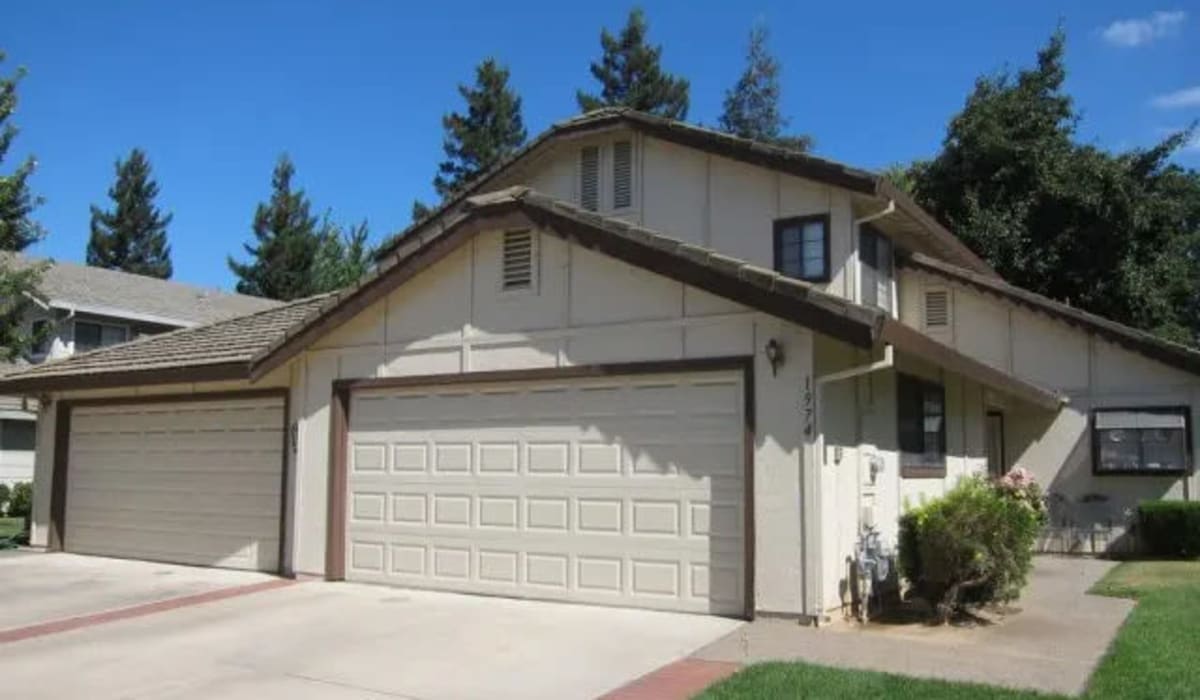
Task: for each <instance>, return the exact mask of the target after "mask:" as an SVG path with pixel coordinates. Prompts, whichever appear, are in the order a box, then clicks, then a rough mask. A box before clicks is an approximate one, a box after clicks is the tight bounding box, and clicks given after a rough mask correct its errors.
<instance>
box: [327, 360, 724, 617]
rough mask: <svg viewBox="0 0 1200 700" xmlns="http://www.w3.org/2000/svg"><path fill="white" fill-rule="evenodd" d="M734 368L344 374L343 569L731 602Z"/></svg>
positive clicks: (649, 600)
mask: <svg viewBox="0 0 1200 700" xmlns="http://www.w3.org/2000/svg"><path fill="white" fill-rule="evenodd" d="M742 381H743V380H742V375H741V373H740V372H696V373H692V374H672V375H637V376H628V377H615V378H614V377H606V378H599V379H598V378H587V379H571V380H562V381H537V382H520V383H518V382H505V383H495V384H487V385H454V386H440V387H437V386H435V387H423V388H405V389H368V390H356V391H355V392H353V393H352V395H351V399H350V417H349V419H350V425H349V435H348V450H349V454H348V455H347V457H348V484H347V487H348V488H347V498H348V503H347V504H346V505H347V517H348V524H347V528H346V536H347V547H346V558H347V561H346V575H347V578H349V579H351V580H358V581H375V582H384V583H394V584H399V585H408V586H416V587H425V588H437V589H443V590H451V591H466V592H475V593H487V594H496V595H506V596H518V597H529V598H547V599H560V600H569V601H579V602H589V603H602V604H612V605H622V606H630V607H645V608H659V609H666V610H685V611H696V612H711V613H719V614H732V615H737V614H741V613H743V611H744V606H745V603H744V598H745V595H744V590H745V585H746V578H745V554H744V553H745V546H744V540H745V532H744V513H745V501H744V493H745V483H744V459H745V457H744V453H743V441H744V439H745V435H744V434H745V423H744V417H743V410H744V407H743V387H742Z"/></svg>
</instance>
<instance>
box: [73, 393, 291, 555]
mask: <svg viewBox="0 0 1200 700" xmlns="http://www.w3.org/2000/svg"><path fill="white" fill-rule="evenodd" d="M70 416H71V417H70V442H69V443H68V445H69V449H68V454H69V457H68V467H67V468H68V478H67V494H66V506H65V508H66V517H65V521H66V522H65V536H64V541H63V546H64V548H65V549H66V550H68V551H71V552H79V553H83V554H99V555H105V556H116V557H129V558H136V559H150V560H155V561H167V562H176V563H182V564H200V565H206V566H220V567H228V568H236V569H257V570H262V571H274V570H276V569H278V567H279V537H280V513H281V511H280V508H281V502H282V501H281V498H280V494H281V489H282V476H283V474H282V469H283V459H282V457H283V424H284V423H283V421H284V402H283V399H282V398H276V397H269V398H250V399H246V398H236V397H233V398H228V399H215V400H200V401H197V400H188V401H177V402H176V401H171V402H161V401H160V402H146V403H116V404H99V405H91V404H81V405H79V406H75V407H74V408H72V409H71V414H70Z"/></svg>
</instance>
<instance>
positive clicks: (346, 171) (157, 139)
mask: <svg viewBox="0 0 1200 700" xmlns="http://www.w3.org/2000/svg"><path fill="white" fill-rule="evenodd" d="M629 7H630V5H628V4H606V3H594V4H591V5H589V4H586V3H570V2H567V3H564V2H542V1H538V2H521V1H519V0H518V1H516V2H505V3H498V2H488V3H483V2H479V3H476V2H470V1H465V0H464V1H460V2H456V3H445V2H433V3H401V2H384V1H377V2H367V1H362V2H334V1H329V2H306V1H304V0H290V1H280V2H228V1H225V0H208V1H207V2H202V3H199V2H197V3H177V2H161V1H159V2H142V1H137V2H134V1H126V2H119V3H118V2H109V3H97V2H86V1H84V0H78V1H77V2H54V1H50V0H47V1H46V2H22V3H8V5H7V7H6V8H5V10H4V13H3V14H4V21H3V25H2V26H0V49H3V50H4V51H6V52H7V53H8V61H6V62H5V64H3V66H0V70H3V71H4V72H5V73H8V72H10V71H11V69H12V68H13V67H14V66H16V65H24V66H26V67H27V68H28V70H29V74H28V77H27V79H26V80H25V82H24V83H23V84H22V86H21V90H20V95H21V105H20V111H19V113H18V115H17V123H18V125H19V126H20V127H21V128H22V133H21V135H20V136H19V137H18V140H17V142H16V144H15V147H14V152H13V153H12V154H10V155H11V156H17V157H19V156H21V155H23V154H26V153H33V154H36V156H37V159H38V163H39V167H38V171H37V175H36V176H35V178H34V180H33V184H34V187H35V189H36V191H37V193H38V194H40V195H42V196H44V197H45V199H46V203H45V204H44V205H43V206H42V207H41V208H40V209H39V210H38V212H37V218H38V220H39V221H41V222H42V223H43V224H44V225H45V226H46V228H47V229H48V231H49V236H48V238H47V239H46V240H45V241H44V242H43V243H41V244H39V245H38V246H37V248H35V249H34V252H36V253H38V254H42V255H48V256H53V257H55V258H57V259H60V260H82V259H83V254H84V247H85V244H86V241H87V236H88V219H89V217H88V205H89V204H91V203H97V204H106V203H107V202H108V200H107V197H106V195H105V192H106V191H107V188H108V187H109V185H110V184H111V181H112V176H113V171H112V168H113V162H114V160H115V159H116V158H118V157H120V156H124V155H125V154H127V153H128V152H129V149H130V148H132V147H134V146H140V147H142V148H143V149H145V150H146V151H147V152H148V153H149V156H150V159H151V162H152V163H153V165H154V168H155V173H156V175H157V178H158V180H159V184H160V186H161V189H162V193H161V196H160V205H161V206H162V207H163V208H164V209H166V210H168V211H171V212H174V215H175V219H174V222H173V223H172V226H171V229H170V237H171V244H172V247H173V257H174V262H175V279H177V280H180V281H187V282H193V283H198V284H204V285H208V286H217V287H221V288H226V289H228V288H231V287H232V285H233V283H234V278H233V276H232V275H231V274H230V273H229V271H228V268H227V266H226V265H225V256H226V254H228V253H237V254H240V252H241V244H242V243H243V242H245V241H247V240H249V238H250V220H251V217H252V215H253V211H254V207H255V204H256V203H257V202H258V201H260V200H262V199H265V198H266V197H267V196H268V191H269V178H270V171H271V167H272V165H273V163H274V162H275V159H276V158H277V156H278V155H279V154H280V153H282V152H285V151H286V152H288V153H289V154H290V155H291V156H292V158H293V160H294V161H295V162H296V165H297V178H298V180H299V183H300V185H301V186H303V187H304V188H305V189H306V190H307V191H308V193H309V195H310V196H311V197H312V199H313V201H314V204H315V205H316V206H317V207H318V208H319V209H326V208H328V209H331V210H332V212H333V216H334V218H335V219H338V220H343V221H347V222H349V221H357V220H361V219H363V218H366V219H367V220H368V221H369V222H370V226H371V231H372V238H374V239H375V240H378V239H380V238H382V237H383V236H385V235H386V234H387V233H389V232H392V231H395V230H398V229H399V228H402V227H403V226H404V225H406V224H407V223H408V221H409V213H410V207H411V203H412V200H413V198H414V197H420V198H423V199H425V200H427V201H430V200H432V199H433V196H432V191H431V187H430V184H429V183H430V180H431V178H432V176H433V174H434V170H435V168H436V164H437V163H438V161H439V160H440V158H441V156H442V152H441V138H442V131H441V125H440V117H441V115H442V114H443V113H444V112H446V111H448V110H451V109H455V108H458V107H459V106H460V102H459V100H458V96H457V93H456V91H455V85H456V84H457V83H459V82H465V81H469V80H470V79H471V78H472V77H473V67H474V66H475V64H476V63H477V62H478V61H479V60H480V59H482V58H484V57H486V56H489V55H492V56H496V57H498V58H499V59H500V60H501V61H503V62H505V63H507V64H508V65H509V67H510V68H511V70H512V82H513V85H514V86H515V87H516V89H517V90H518V91H519V92H520V94H521V96H522V98H523V100H524V114H525V120H526V125H527V127H528V130H529V132H530V135H531V136H532V135H534V134H536V133H537V132H538V131H540V130H541V129H543V128H545V127H546V126H547V125H548V124H550V123H552V122H554V121H557V120H559V119H562V118H564V117H567V116H570V115H571V114H573V113H575V111H576V105H575V100H574V94H575V89H576V88H579V87H585V88H591V87H593V83H592V81H591V77H590V75H589V73H588V63H589V61H591V60H593V59H594V58H596V57H597V56H598V55H599V41H598V35H599V31H600V28H601V27H602V26H608V27H610V28H614V29H615V28H617V27H619V26H620V25H622V24H623V22H624V19H625V16H626V13H627V12H628V9H629ZM643 7H644V8H645V10H646V13H647V15H648V18H649V21H650V26H651V29H650V36H651V39H652V41H654V42H655V43H661V44H662V45H663V46H664V63H665V65H666V67H667V68H668V69H669V70H671V71H673V72H676V73H678V74H681V75H683V76H686V77H687V78H689V79H690V80H691V83H692V90H691V100H692V107H691V112H690V114H689V120H690V121H696V122H702V123H713V122H714V121H715V120H716V117H717V115H718V114H719V112H720V106H721V98H722V95H723V92H724V90H725V89H726V88H727V87H728V86H729V85H730V84H731V83H732V82H733V81H734V80H736V78H737V75H738V73H739V72H740V70H741V68H742V65H743V54H744V50H745V41H746V34H747V32H748V31H749V29H750V27H751V26H752V24H753V23H754V22H755V21H756V20H759V19H762V20H765V21H766V22H767V23H768V25H769V26H770V28H771V30H772V44H773V49H774V51H775V53H776V55H777V56H778V57H779V58H780V60H781V61H782V63H783V66H784V74H783V82H784V98H783V99H784V107H785V112H786V114H788V115H789V116H790V117H791V119H792V126H793V128H794V129H796V130H798V131H804V132H807V133H809V134H812V135H813V136H815V137H816V139H817V152H818V153H819V154H820V155H823V156H827V157H830V158H835V159H838V160H842V161H845V162H848V163H851V164H854V165H857V166H860V167H869V168H877V167H882V166H885V165H888V164H889V163H893V162H899V161H907V160H911V159H913V158H919V157H924V156H927V155H929V154H931V153H932V152H934V151H935V150H936V148H937V146H938V144H939V143H940V141H941V138H942V136H943V134H944V130H945V124H946V121H947V119H948V118H949V117H950V116H951V115H953V114H954V113H955V112H956V111H957V110H958V109H959V108H960V107H961V106H962V103H963V99H964V98H965V96H966V94H967V92H968V91H969V89H970V88H971V85H972V83H973V81H974V80H975V78H976V77H977V76H978V75H980V74H981V73H987V72H991V71H995V70H997V69H1000V68H1002V67H1003V66H1005V65H1022V64H1028V63H1030V62H1032V61H1033V57H1034V53H1035V51H1036V50H1037V48H1038V47H1039V46H1041V45H1042V44H1043V43H1044V42H1045V40H1046V37H1047V36H1048V35H1049V34H1050V33H1051V31H1053V29H1054V27H1055V25H1056V24H1057V23H1058V22H1059V21H1060V20H1061V21H1062V22H1063V24H1064V26H1065V27H1066V29H1067V32H1068V37H1069V39H1068V66H1069V70H1070V75H1069V79H1068V89H1069V91H1070V92H1071V93H1072V94H1073V95H1074V97H1075V98H1076V101H1077V106H1078V107H1079V108H1080V109H1081V110H1082V112H1083V122H1082V124H1081V128H1080V136H1081V137H1082V138H1083V139H1085V140H1088V141H1093V142H1095V143H1098V144H1101V145H1103V146H1106V147H1111V148H1128V147H1132V146H1138V145H1146V144H1149V143H1151V142H1153V141H1154V140H1156V139H1158V138H1160V137H1161V136H1162V134H1163V133H1164V132H1165V131H1166V130H1169V129H1173V128H1178V127H1182V126H1185V125H1187V124H1188V123H1189V122H1190V121H1192V120H1195V119H1197V118H1200V3H1197V2H1196V1H1195V0H1189V1H1188V2H1174V3H1168V4H1163V5H1156V4H1142V3H1129V2H1124V3H1122V2H1111V1H1107V0H1090V1H1089V0H1079V1H1077V2H1066V1H1061V0H1060V1H1050V2H1047V1H1045V0H1042V1H1040V2H1034V1H1025V0H1010V1H1008V2H1003V3H1000V2H995V3H979V2H956V1H952V0H937V1H936V2H924V3H922V2H915V1H910V2H904V3H897V2H881V3H867V2H854V3H849V2H832V3H817V2H803V3H801V2H772V1H767V0H750V1H748V2H747V1H742V2H737V3H732V2H722V3H715V2H706V1H704V0H692V1H690V2H645V3H643ZM10 160H11V159H10ZM1180 162H1182V163H1184V164H1187V165H1190V166H1193V167H1196V166H1200V143H1197V144H1195V145H1193V147H1192V148H1190V149H1189V150H1188V151H1187V152H1186V153H1184V154H1181V156H1180ZM11 165H12V163H11V162H6V163H5V164H4V166H3V167H4V168H5V171H7V170H8V169H9V168H11Z"/></svg>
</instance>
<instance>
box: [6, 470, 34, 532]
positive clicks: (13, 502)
mask: <svg viewBox="0 0 1200 700" xmlns="http://www.w3.org/2000/svg"><path fill="white" fill-rule="evenodd" d="M32 513H33V484H31V483H29V482H28V481H22V482H20V483H17V484H14V485H13V487H12V493H11V495H10V496H9V501H8V515H9V517H11V518H25V526H26V528H27V529H28V527H29V516H30V515H31V514H32Z"/></svg>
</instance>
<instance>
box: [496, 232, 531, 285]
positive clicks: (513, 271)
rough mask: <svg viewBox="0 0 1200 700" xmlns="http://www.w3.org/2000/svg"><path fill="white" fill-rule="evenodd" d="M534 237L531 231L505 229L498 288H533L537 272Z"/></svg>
mask: <svg viewBox="0 0 1200 700" xmlns="http://www.w3.org/2000/svg"><path fill="white" fill-rule="evenodd" d="M536 246H537V244H536V239H535V238H534V235H533V232H532V231H506V232H505V233H504V244H503V253H502V256H501V257H502V261H501V268H502V269H501V271H500V289H501V291H504V292H515V291H521V290H525V289H533V287H534V282H535V279H534V276H535V275H536V274H537V264H536V263H537V249H536Z"/></svg>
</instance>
